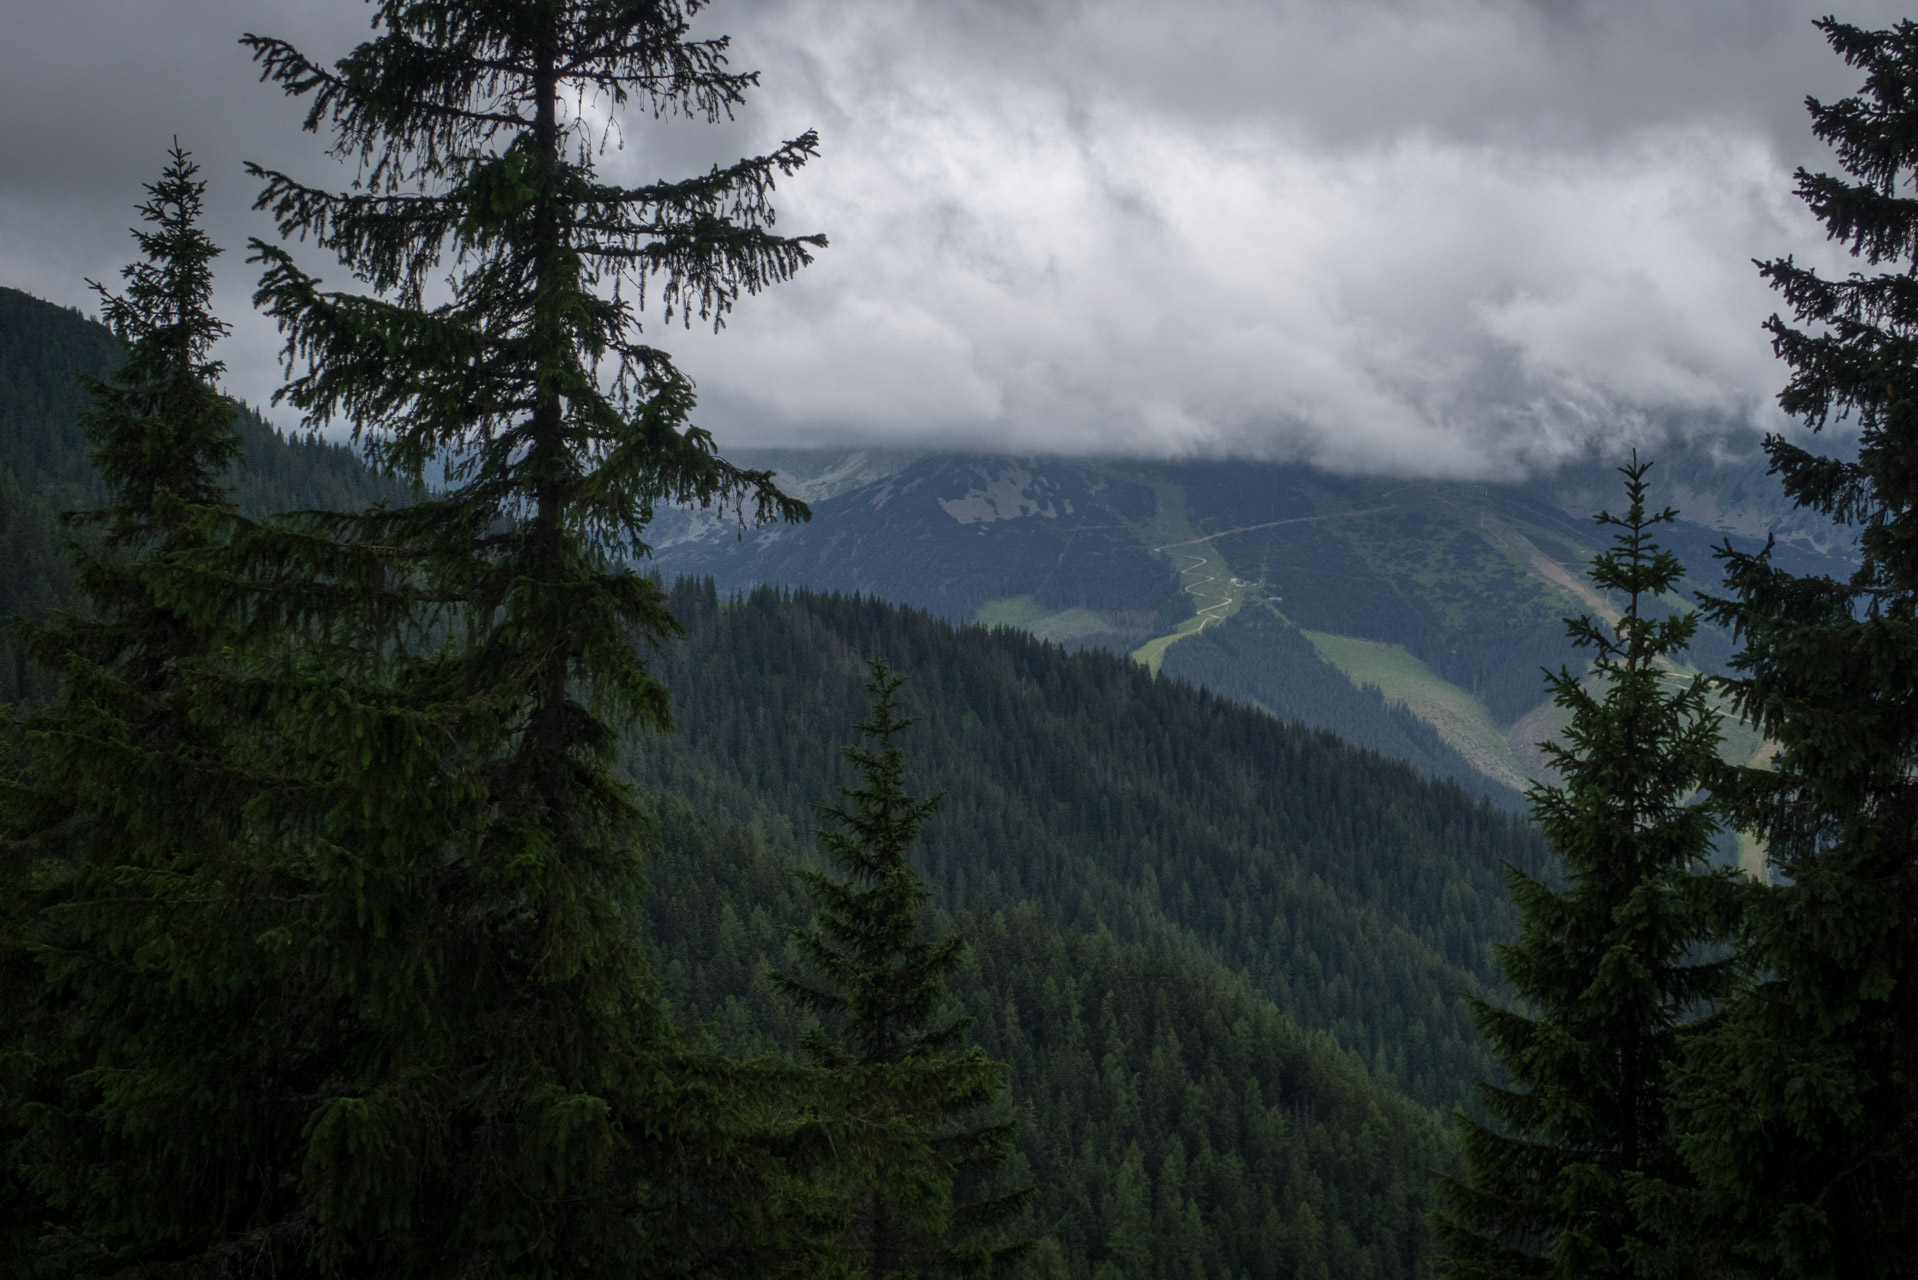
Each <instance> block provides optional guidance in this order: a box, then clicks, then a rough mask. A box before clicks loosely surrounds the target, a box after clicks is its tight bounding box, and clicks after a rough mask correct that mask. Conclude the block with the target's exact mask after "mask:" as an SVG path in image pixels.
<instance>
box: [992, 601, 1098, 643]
mask: <svg viewBox="0 0 1918 1280" xmlns="http://www.w3.org/2000/svg"><path fill="white" fill-rule="evenodd" d="M973 620H974V621H975V622H977V623H978V624H979V625H980V626H982V627H1013V628H1015V629H1017V630H1020V631H1027V632H1030V633H1032V634H1033V635H1035V636H1038V637H1039V638H1040V639H1041V640H1052V641H1055V642H1057V643H1060V644H1067V645H1070V644H1072V643H1074V642H1081V641H1085V640H1088V639H1091V638H1093V637H1096V636H1106V635H1110V634H1112V624H1111V623H1109V622H1107V621H1106V620H1105V619H1104V618H1103V617H1101V616H1100V615H1099V614H1097V613H1095V612H1093V611H1092V610H1091V609H1056V610H1054V609H1047V608H1046V607H1045V606H1043V605H1041V604H1040V603H1039V602H1038V599H1037V597H1036V596H1033V595H1030V594H1028V595H1023V596H1005V597H1002V598H1000V599H998V600H988V601H986V602H985V603H984V604H982V605H980V606H979V612H978V614H977V615H975V617H974V619H973Z"/></svg>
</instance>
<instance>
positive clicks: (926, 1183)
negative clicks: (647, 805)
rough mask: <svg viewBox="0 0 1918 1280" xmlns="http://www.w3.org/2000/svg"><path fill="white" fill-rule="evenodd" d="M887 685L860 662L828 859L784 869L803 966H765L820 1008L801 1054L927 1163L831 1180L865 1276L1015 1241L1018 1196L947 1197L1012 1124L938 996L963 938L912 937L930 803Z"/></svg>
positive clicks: (1001, 1082)
mask: <svg viewBox="0 0 1918 1280" xmlns="http://www.w3.org/2000/svg"><path fill="white" fill-rule="evenodd" d="M902 683H903V681H902V680H901V678H900V677H899V676H897V675H895V674H894V673H893V672H892V671H891V670H890V669H889V668H888V667H887V666H886V664H885V663H883V662H877V661H876V662H874V663H873V664H872V678H871V680H870V681H868V683H867V685H866V688H867V689H868V690H869V691H870V692H871V694H872V698H873V702H872V711H871V714H870V715H868V716H867V718H866V719H865V720H864V721H863V722H862V723H861V724H860V725H859V731H860V733H861V734H863V735H864V736H865V738H866V739H867V743H868V745H865V746H849V747H847V748H845V756H846V759H847V760H849V761H851V762H852V764H853V766H854V767H855V768H856V769H858V771H859V775H860V785H859V786H857V787H853V788H850V789H848V790H847V791H846V792H845V797H846V803H845V804H844V805H840V806H834V807H832V808H829V809H827V810H826V811H825V813H826V817H827V818H828V819H829V820H831V822H832V823H833V824H834V827H833V829H829V830H822V831H821V832H820V833H819V840H820V844H821V845H822V846H823V848H824V849H825V851H826V856H827V857H828V859H830V860H831V862H832V864H833V867H834V871H833V872H831V873H828V872H824V871H815V870H810V869H807V870H801V871H800V872H799V876H800V878H801V880H802V881H803V882H804V884H805V886H806V889H807V891H808V892H809V893H810V894H811V896H812V899H813V902H814V903H815V905H816V911H815V914H814V917H813V922H812V924H811V925H809V926H808V927H807V928H805V929H801V930H796V931H795V932H794V941H795V943H796V944H797V947H798V951H799V955H800V957H801V959H802V961H803V964H804V974H803V976H791V975H780V976H779V978H778V981H779V985H780V986H781V987H782V988H783V989H784V990H785V991H786V993H787V994H788V995H789V996H791V997H792V999H793V1000H795V1001H796V1002H797V1003H798V1004H799V1005H800V1007H802V1008H803V1009H805V1010H807V1011H809V1012H811V1013H813V1014H815V1015H817V1016H818V1018H819V1019H820V1025H818V1026H817V1027H815V1028H814V1029H813V1030H812V1031H811V1032H810V1033H809V1034H808V1036H807V1038H806V1042H805V1046H804V1047H805V1049H806V1051H807V1055H808V1057H809V1058H811V1059H812V1060H813V1062H815V1063H816V1064H818V1065H819V1066H822V1067H824V1068H826V1069H827V1070H829V1071H836V1072H839V1073H840V1074H841V1076H842V1078H843V1079H845V1081H846V1082H847V1084H848V1085H856V1087H858V1088H859V1089H860V1090H861V1091H862V1092H865V1093H866V1096H867V1098H868V1100H869V1101H868V1102H867V1103H866V1104H865V1105H867V1106H868V1107H869V1108H870V1109H871V1110H872V1112H873V1115H872V1122H873V1123H875V1124H879V1125H883V1126H887V1127H891V1128H894V1129H896V1130H898V1131H899V1132H900V1134H901V1136H902V1137H903V1138H905V1139H906V1141H905V1142H904V1143H903V1144H902V1145H901V1147H900V1150H901V1151H902V1152H905V1153H908V1154H909V1155H910V1154H911V1153H913V1151H914V1148H915V1147H925V1148H929V1150H930V1155H931V1157H932V1159H931V1160H930V1161H929V1162H928V1161H925V1160H923V1159H908V1160H906V1161H901V1162H899V1163H895V1164H892V1165H890V1166H888V1165H885V1164H880V1165H879V1166H877V1167H876V1168H875V1169H873V1170H871V1171H869V1172H868V1173H867V1175H866V1176H865V1177H864V1178H863V1179H857V1178H848V1179H842V1180H841V1192H842V1194H843V1195H844V1196H845V1197H846V1198H847V1216H848V1219H849V1222H850V1226H851V1246H852V1252H853V1256H854V1259H855V1263H856V1265H857V1267H858V1269H859V1271H860V1273H861V1274H862V1275H864V1276H867V1277H869V1278H870V1280H882V1278H883V1277H888V1276H908V1275H951V1274H973V1273H979V1272H987V1271H990V1270H991V1269H992V1267H993V1266H994V1265H995V1264H997V1263H999V1262H1002V1261H1005V1260H1007V1259H1009V1258H1010V1257H1012V1256H1014V1255H1015V1254H1016V1253H1018V1252H1019V1251H1020V1250H1021V1249H1022V1248H1023V1244H1022V1243H1016V1242H1013V1241H1010V1240H1009V1239H1008V1238H1007V1234H1006V1232H1007V1228H1008V1226H1009V1225H1010V1223H1011V1221H1012V1220H1013V1219H1014V1218H1015V1217H1016V1216H1017V1215H1018V1213H1019V1212H1020V1210H1021V1209H1022V1208H1023V1206H1024V1205H1025V1203H1026V1201H1027V1200H1028V1199H1030V1197H1031V1191H1030V1189H1028V1188H1015V1189H1012V1190H999V1191H996V1192H994V1191H991V1190H987V1191H985V1193H984V1194H980V1195H978V1196H977V1197H976V1198H972V1199H969V1200H968V1199H964V1198H961V1199H959V1200H958V1201H957V1202H956V1203H955V1198H954V1195H953V1190H954V1187H953V1182H954V1179H955V1178H957V1179H960V1180H962V1181H970V1182H971V1183H973V1184H975V1185H977V1184H980V1183H981V1182H982V1181H984V1180H989V1179H990V1177H991V1175H992V1174H993V1173H994V1171H995V1170H997V1169H998V1167H999V1165H1000V1164H1001V1163H1002V1162H1003V1161H1004V1160H1005V1159H1006V1158H1007V1157H1008V1156H1010V1155H1011V1154H1012V1149H1013V1148H1012V1122H1011V1121H1010V1120H1003V1119H993V1118H992V1117H991V1115H990V1112H991V1111H992V1109H993V1108H994V1106H995V1105H996V1104H998V1103H1000V1102H1001V1101H1002V1100H1003V1099H1004V1097H1005V1092H1006V1086H1005V1068H1004V1067H1003V1066H1002V1065H1001V1064H999V1063H996V1062H993V1061H991V1060H989V1059H988V1058H987V1057H986V1055H985V1052H984V1051H983V1050H981V1049H980V1048H978V1047H977V1046H969V1047H968V1046H965V1043H964V1042H965V1038H966V1031H967V1028H968V1027H969V1026H970V1024H971V1019H969V1018H965V1017H961V1016H958V1015H957V1014H955V1013H954V1012H952V1011H951V1010H950V1009H949V1008H948V1007H947V1005H948V997H947V994H946V979H947V977H948V975H950V974H951V973H952V971H953V969H954V968H955V967H956V966H957V965H958V964H959V962H960V958H961V956H962V955H963V953H964V950H965V945H966V944H965V938H964V937H963V936H962V935H960V934H956V933H949V934H946V935H944V936H943V937H929V936H928V934H927V921H926V905H927V902H928V900H929V898H930V896H931V895H930V894H929V893H928V892H927V890H926V887H925V885H924V884H923V883H922V882H921V881H920V879H919V875H918V873H917V872H916V871H914V870H913V868H912V864H911V863H909V862H908V861H907V860H906V853H907V851H908V850H909V849H910V848H911V847H912V844H913V842H914V841H915V840H917V839H918V836H919V829H920V827H921V826H923V825H924V823H925V821H926V819H927V818H928V817H930V816H931V815H932V813H933V812H934V811H935V810H936V809H937V808H938V806H939V799H938V797H936V796H935V797H932V798H930V799H918V798H915V797H913V796H912V795H910V794H909V793H908V792H907V791H906V785H905V756H904V753H903V752H902V751H901V750H900V748H899V747H898V745H897V743H896V742H895V739H896V738H897V737H898V736H899V735H900V734H901V733H903V732H905V730H906V729H907V728H908V727H909V726H910V725H911V723H912V722H911V721H910V720H907V719H905V718H903V717H902V716H901V715H900V710H899V688H900V685H901V684H902ZM849 1068H851V1069H854V1070H851V1071H849V1070H848V1069H849ZM862 1081H863V1082H866V1083H857V1082H862ZM872 1081H882V1082H884V1083H883V1090H882V1091H878V1092H875V1091H873V1089H872V1084H871V1083H870V1082H872Z"/></svg>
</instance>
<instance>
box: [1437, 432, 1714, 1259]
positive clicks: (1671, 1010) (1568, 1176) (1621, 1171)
mask: <svg viewBox="0 0 1918 1280" xmlns="http://www.w3.org/2000/svg"><path fill="white" fill-rule="evenodd" d="M1650 469H1651V464H1650V463H1648V462H1647V463H1640V462H1638V461H1637V459H1636V457H1634V459H1633V462H1632V465H1631V466H1628V467H1623V468H1620V470H1621V471H1622V472H1623V474H1624V476H1625V494H1626V498H1627V500H1628V501H1629V503H1630V506H1629V508H1628V509H1627V511H1626V513H1625V515H1624V516H1622V517H1620V516H1613V515H1611V514H1610V513H1603V514H1601V515H1599V517H1598V521H1599V523H1600V524H1602V525H1607V526H1610V527H1612V528H1614V529H1616V530H1617V531H1618V532H1617V533H1616V534H1615V535H1614V538H1613V543H1612V548H1611V550H1609V551H1607V552H1605V553H1603V554H1601V555H1599V556H1597V557H1596V558H1594V559H1593V561H1592V570H1591V577H1592V581H1593V583H1594V584H1596V585H1597V586H1599V587H1600V588H1602V589H1604V590H1606V591H1615V592H1618V593H1620V594H1621V595H1623V596H1624V598H1625V601H1626V607H1625V610H1624V613H1623V615H1622V616H1621V617H1620V618H1619V619H1618V621H1617V622H1616V623H1615V624H1612V625H1610V626H1607V625H1605V624H1602V623H1600V622H1598V621H1596V620H1594V619H1592V618H1590V617H1583V618H1576V619H1570V620H1568V622H1567V631H1568V633H1569V634H1570V636H1571V638H1572V640H1573V642H1574V643H1575V644H1577V645H1579V646H1581V647H1584V648H1589V649H1591V650H1593V651H1594V655H1595V656H1594V658H1593V660H1592V664H1591V671H1590V674H1589V676H1588V677H1580V676H1577V675H1574V674H1572V673H1571V672H1570V671H1568V670H1564V669H1561V670H1560V671H1559V673H1558V674H1557V675H1555V676H1551V677H1550V678H1549V679H1548V682H1547V683H1548V685H1549V687H1550V688H1551V690H1552V694H1553V700H1554V701H1555V702H1556V703H1557V705H1559V706H1560V707H1562V708H1564V709H1565V710H1566V711H1567V712H1569V713H1570V716H1571V719H1570V723H1569V724H1568V725H1567V726H1566V728H1565V731H1564V734H1563V740H1562V741H1560V742H1551V743H1547V744H1545V747H1544V750H1545V753H1546V756H1547V758H1548V759H1549V760H1550V761H1551V763H1552V765H1553V767H1554V768H1555V769H1556V770H1557V773H1558V776H1559V778H1560V782H1559V783H1557V784H1556V785H1551V786H1544V785H1541V786H1538V787H1535V788H1534V789H1533V791H1532V793H1531V796H1532V811H1533V814H1534V815H1535V816H1536V817H1537V819H1538V822H1539V824H1540V826H1541V827H1542V828H1543V829H1544V832H1545V835H1546V837H1547V838H1548V839H1549V840H1550V841H1551V843H1552V847H1553V848H1554V849H1555V850H1557V852H1558V854H1559V856H1560V857H1561V858H1562V859H1563V865H1564V877H1565V879H1564V887H1563V888H1562V889H1554V888H1552V887H1550V886H1548V885H1547V884H1545V883H1544V882H1542V881H1540V880H1537V879H1534V878H1532V877H1531V876H1528V875H1525V874H1524V873H1523V872H1520V871H1518V870H1516V869H1513V870H1512V871H1511V872H1510V878H1511V883H1512V889H1513V894H1514V896H1515V897H1516V898H1517V900H1518V904H1519V907H1520V910H1521V911H1522V912H1523V923H1522V925H1521V930H1520V935H1519V940H1518V941H1517V942H1516V943H1513V944H1509V945H1505V946H1501V947H1500V948H1499V960H1500V964H1501V965H1502V967H1503V969H1504V971H1505V976H1506V977H1507V978H1508V979H1509V980H1510V982H1511V984H1512V987H1513V989H1514V991H1515V992H1516V993H1517V995H1518V997H1519V999H1520V1000H1521V1001H1522V1002H1523V1003H1522V1006H1521V1009H1523V1010H1526V1011H1521V1009H1507V1008H1499V1007H1497V1006H1495V1005H1492V1004H1489V1003H1486V1002H1484V1001H1478V1002H1475V1004H1476V1008H1475V1012H1476V1016H1477V1021H1478V1024H1479V1028H1480V1031H1481V1033H1482V1034H1483V1035H1484V1036H1485V1038H1486V1040H1487V1042H1488V1043H1489V1045H1490V1047H1491V1050H1492V1053H1493V1055H1494V1057H1495V1058H1496V1059H1497V1060H1498V1062H1499V1064H1500V1065H1501V1066H1502V1067H1503V1068H1504V1071H1505V1074H1506V1077H1507V1079H1508V1082H1509V1083H1507V1084H1505V1085H1492V1084H1486V1085H1482V1086H1481V1087H1480V1091H1479V1097H1480V1100H1481V1102H1482V1103H1483V1105H1484V1107H1485V1110H1486V1112H1487V1113H1488V1116H1489V1118H1490V1120H1491V1121H1492V1124H1491V1125H1486V1124H1481V1123H1479V1122H1477V1121H1475V1120H1472V1119H1470V1118H1468V1117H1466V1116H1465V1115H1464V1114H1463V1113H1461V1114H1460V1116H1459V1118H1458V1130H1459V1136H1460V1140H1461V1145H1462V1148H1463V1153H1464V1156H1465V1165H1466V1171H1465V1174H1464V1175H1463V1176H1462V1177H1461V1178H1459V1179H1456V1180H1454V1179H1442V1180H1441V1181H1440V1183H1439V1187H1438V1194H1439V1203H1440V1208H1439V1209H1438V1210H1437V1211H1436V1212H1435V1213H1434V1215H1433V1219H1432V1225H1433V1227H1434V1229H1435V1231H1436V1232H1437V1235H1438V1241H1439V1243H1438V1247H1437V1250H1436V1256H1437V1259H1438V1261H1439V1263H1440V1265H1441V1267H1442V1268H1443V1269H1444V1270H1445V1271H1446V1273H1447V1274H1449V1275H1454V1276H1483V1277H1493V1276H1498V1277H1507V1276H1558V1277H1565V1278H1567V1280H1569V1278H1570V1277H1574V1276H1577V1277H1588V1276H1613V1275H1633V1274H1636V1273H1637V1272H1636V1268H1637V1266H1638V1262H1637V1260H1636V1259H1637V1255H1641V1254H1643V1253H1644V1252H1645V1250H1646V1245H1645V1242H1644V1238H1645V1236H1646V1232H1645V1231H1644V1230H1643V1229H1641V1227H1640V1226H1639V1224H1638V1221H1637V1214H1636V1211H1635V1209H1634V1207H1633V1195H1634V1192H1635V1190H1636V1188H1637V1187H1638V1186H1639V1185H1640V1183H1641V1182H1642V1180H1645V1179H1650V1180H1654V1181H1656V1182H1660V1183H1665V1182H1674V1181H1682V1179H1683V1169H1682V1166H1681V1165H1680V1162H1679V1160H1678V1156H1677V1152H1676V1151H1675V1149H1674V1147H1673V1144H1672V1142H1671V1140H1670V1138H1669V1136H1668V1134H1667V1130H1666V1125H1665V1115H1664V1108H1665V1099H1666V1092H1667V1089H1666V1083H1665V1076H1666V1064H1667V1063H1668V1062H1669V1061H1670V1060H1671V1059H1672V1058H1673V1057H1675V1056H1676V1053H1677V1046H1678V1042H1679V1037H1680V1035H1681V1033H1682V1032H1683V1031H1684V1030H1685V1029H1686V1026H1687V1023H1688V1020H1689V1019H1692V1018H1695V1017H1696V1016H1697V1015H1698V1014H1699V1013H1700V1012H1701V1011H1702V1009H1703V1008H1704V1006H1705V1003H1706V1002H1707V1001H1709V1000H1710V999H1712V998H1713V997H1714V996H1715V995H1717V994H1718V993H1719V991H1720V990H1721V988H1722V986H1723V983H1724V979H1725V976H1726V974H1725V965H1724V964H1723V963H1722V962H1719V963H1710V962H1703V961H1701V960H1700V958H1699V952H1700V949H1701V946H1703V945H1704V944H1707V943H1709V942H1710V940H1712V939H1713V938H1714V936H1716V935H1717V934H1718V932H1719V931H1720V929H1721V928H1722V923H1721V922H1720V919H1719V917H1720V915H1721V910H1720V908H1719V907H1718V906H1717V905H1716V900H1717V899H1721V898H1722V897H1723V896H1724V895H1723V893H1722V891H1720V892H1714V890H1715V889H1720V888H1721V887H1722V885H1723V884H1724V881H1723V880H1722V879H1721V878H1719V877H1713V876H1709V875H1707V874H1706V873H1705V864H1706V860H1707V858H1708V857H1709V854H1710V851H1711V841H1712V837H1713V835H1714V834H1715V832H1716V831H1717V828H1718V818H1717V816H1716V814H1715V811H1714V810H1713V809H1712V808H1711V807H1710V806H1708V805H1702V804H1694V803H1692V802H1691V801H1692V799H1693V797H1694V796H1695V793H1696V792H1697V791H1698V789H1699V787H1700V786H1701V784H1703V783H1704V782H1705V781H1706V780H1707V779H1708V778H1709V777H1710V776H1711V775H1712V772H1713V769H1714V767H1715V766H1716V763H1717V748H1718V741H1719V715H1718V713H1717V712H1716V711H1715V710H1714V709H1713V707H1712V705H1711V702H1710V698H1709V694H1708V689H1707V685H1706V682H1705V680H1704V678H1703V677H1697V676H1695V677H1692V678H1690V679H1681V678H1679V677H1676V676H1674V675H1673V674H1672V673H1671V672H1670V670H1669V669H1668V668H1669V667H1670V665H1671V663H1672V662H1673V660H1674V659H1675V658H1677V656H1678V655H1680V654H1682V653H1683V652H1684V651H1685V649H1686V646H1687V644H1688V643H1689V641H1690V639H1691V636H1692V633H1693V631H1694V629H1695V628H1696V626H1697V620H1696V618H1695V617H1694V616H1693V615H1692V614H1689V613H1683V614H1677V615H1674V616H1669V617H1663V618H1660V617H1655V616H1653V615H1652V613H1651V612H1650V609H1651V606H1652V603H1653V601H1654V600H1655V598H1656V597H1658V596H1661V595H1664V594H1666V593H1669V592H1670V591H1671V590H1672V589H1673V588H1674V587H1675V586H1676V585H1677V583H1678V581H1679V578H1680V577H1681V575H1682V572H1683V570H1682V568H1681V566H1680V564H1679V562H1678V559H1677V557H1676V556H1674V555H1672V554H1671V553H1670V552H1667V551H1665V550H1662V549H1661V548H1660V547H1659V546H1658V544H1657V543H1656V541H1654V538H1653V531H1654V529H1655V528H1656V526H1658V525H1659V524H1662V523H1665V522H1668V521H1670V520H1672V519H1673V518H1674V517H1675V515H1676V512H1674V511H1672V510H1671V509H1669V508H1668V509H1666V510H1663V511H1659V512H1656V513H1648V512H1647V511H1646V510H1645V504H1644V497H1645V487H1646V486H1645V474H1646V472H1647V471H1649V470H1650Z"/></svg>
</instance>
